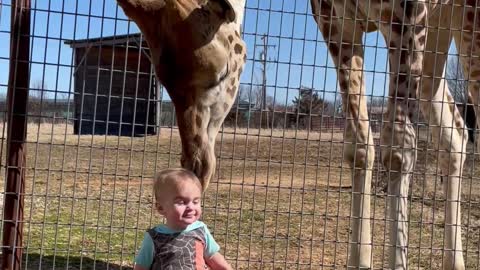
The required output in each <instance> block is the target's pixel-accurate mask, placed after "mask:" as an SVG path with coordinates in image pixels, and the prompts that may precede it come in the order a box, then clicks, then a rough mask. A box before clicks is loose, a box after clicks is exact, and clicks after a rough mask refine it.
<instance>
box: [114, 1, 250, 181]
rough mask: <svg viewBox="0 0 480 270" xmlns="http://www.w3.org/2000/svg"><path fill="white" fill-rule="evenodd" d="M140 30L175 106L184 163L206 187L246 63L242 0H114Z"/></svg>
mask: <svg viewBox="0 0 480 270" xmlns="http://www.w3.org/2000/svg"><path fill="white" fill-rule="evenodd" d="M117 2H118V4H119V6H120V7H121V8H122V9H123V10H124V12H125V14H126V15H127V16H128V17H129V18H130V19H131V20H133V21H134V22H135V23H136V24H137V25H138V27H139V29H140V30H141V32H142V33H143V35H144V37H145V39H146V41H147V44H148V46H149V49H150V54H151V60H152V63H153V64H154V66H155V73H156V76H157V78H158V80H159V81H160V82H161V83H162V85H163V86H164V87H165V89H166V90H167V92H168V94H169V96H170V97H171V99H172V102H173V104H174V106H175V111H176V115H177V123H178V128H179V132H180V138H181V141H182V159H181V163H182V166H183V167H185V168H187V169H190V170H192V171H193V172H194V173H195V174H196V175H197V176H198V177H199V179H200V180H201V182H202V186H203V189H204V190H205V189H206V188H207V186H208V183H209V180H210V178H211V177H212V176H213V174H214V171H215V155H214V144H215V138H216V135H217V133H218V130H219V128H220V126H221V124H222V123H223V120H224V118H225V116H226V115H227V113H228V112H229V111H230V108H231V106H232V104H233V101H234V99H235V97H236V93H237V89H238V86H239V78H240V74H241V72H242V69H243V65H244V62H245V56H246V49H245V44H244V42H243V40H242V39H241V37H240V25H241V23H242V19H243V12H244V11H243V9H244V5H245V0H117Z"/></svg>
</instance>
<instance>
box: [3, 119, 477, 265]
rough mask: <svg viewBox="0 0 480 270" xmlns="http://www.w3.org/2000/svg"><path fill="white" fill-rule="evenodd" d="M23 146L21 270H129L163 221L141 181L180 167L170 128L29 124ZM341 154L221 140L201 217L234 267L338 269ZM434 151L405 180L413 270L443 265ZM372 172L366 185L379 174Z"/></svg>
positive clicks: (473, 192)
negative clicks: (133, 134) (82, 132)
mask: <svg viewBox="0 0 480 270" xmlns="http://www.w3.org/2000/svg"><path fill="white" fill-rule="evenodd" d="M0 130H3V127H1V126H0ZM28 142H29V143H28V146H27V147H28V158H27V162H28V170H27V187H26V189H27V192H26V196H25V199H26V208H27V209H26V211H25V213H26V215H25V221H26V223H25V225H24V226H25V239H24V240H25V243H24V244H25V246H26V249H25V252H26V253H25V254H26V255H25V260H26V263H25V269H33V268H35V269H38V265H39V263H42V269H43V268H44V269H51V268H52V267H53V266H55V267H62V268H68V269H91V268H93V266H94V265H95V268H96V269H107V268H108V269H117V268H119V267H121V266H124V267H127V269H128V267H129V266H131V265H132V259H133V256H134V254H135V252H136V250H137V249H138V247H139V244H140V242H141V240H142V235H143V231H144V229H146V228H148V227H149V226H152V225H153V224H156V223H158V222H160V220H159V218H158V217H157V216H156V215H155V214H153V213H152V211H151V203H152V196H151V182H150V181H151V176H152V175H153V174H154V172H155V170H158V169H161V168H164V167H167V166H177V165H179V156H178V155H179V153H180V140H179V136H178V134H177V131H176V130H171V129H162V131H161V134H160V135H159V136H149V137H145V138H128V137H122V138H118V137H114V136H77V135H72V127H71V126H69V125H59V124H57V125H48V124H42V125H40V126H37V125H30V126H29V133H28ZM344 146H345V143H344V141H343V136H342V133H341V132H332V131H330V132H323V133H318V132H311V133H307V132H304V131H298V132H297V131H282V130H274V131H271V130H261V131H259V130H253V129H250V130H246V129H237V130H233V129H225V130H224V131H223V133H221V134H220V135H219V137H218V140H217V146H216V152H217V157H219V159H218V160H219V162H218V164H217V165H218V172H217V174H216V176H215V179H214V180H213V182H212V184H211V186H210V188H209V190H208V192H207V194H206V197H205V201H204V208H205V212H204V220H205V221H206V223H207V224H208V225H209V227H210V228H211V230H212V231H213V232H214V236H215V238H216V239H217V241H218V242H219V244H220V245H221V247H222V251H223V253H225V254H226V256H227V258H228V260H229V261H230V262H231V263H232V264H233V265H234V266H235V268H236V269H291V268H295V269H311V268H313V269H319V268H321V266H324V269H334V268H335V269H336V268H344V266H345V264H346V254H347V248H348V245H347V243H348V241H349V239H348V235H349V234H348V232H349V215H350V198H351V193H350V191H351V181H350V173H351V172H350V169H348V165H347V164H345V163H344V162H343V161H342V160H343V159H342V151H343V147H344ZM431 148H432V147H431V145H427V144H426V143H425V142H420V143H419V151H418V164H417V167H416V170H415V175H414V180H413V181H412V188H411V209H410V220H411V222H410V249H409V258H410V266H411V268H413V269H440V268H441V262H442V251H441V248H442V243H443V216H444V202H443V196H442V192H441V184H440V182H439V181H440V179H439V178H436V177H435V175H436V164H437V163H436V161H435V159H434V152H433V151H432V150H428V149H431ZM2 149H5V148H2ZM3 151H5V150H3ZM2 154H3V153H2ZM2 157H3V158H4V154H3V155H2ZM472 159H473V157H472V155H470V156H469V157H468V160H467V166H466V168H467V169H466V173H465V177H466V178H465V179H464V185H463V200H464V201H465V203H463V212H462V214H463V216H462V218H463V225H464V228H463V235H464V248H465V249H466V251H465V252H466V259H467V268H468V269H475V268H478V267H479V260H480V258H479V244H480V239H479V237H480V234H479V228H480V207H479V202H480V185H478V182H479V179H478V175H479V166H474V165H475V163H478V161H477V162H474V161H473V160H472ZM477 160H478V157H477ZM3 164H4V163H3ZM377 165H378V164H377ZM377 165H376V167H375V168H376V170H375V172H374V180H376V179H377V178H379V177H381V176H382V174H383V173H382V171H380V170H379V168H381V167H380V166H377ZM2 169H3V168H2ZM1 173H4V172H3V171H2V172H1ZM472 175H474V176H477V177H473V178H472V177H471V176H472ZM382 188H383V187H382V184H378V185H376V188H375V194H376V195H374V196H373V197H372V203H373V204H372V207H373V208H372V214H373V216H372V219H373V232H374V233H373V244H374V253H373V260H374V267H375V268H382V267H385V265H384V261H386V257H384V256H386V253H385V252H386V249H385V242H387V241H388V239H387V238H388V236H386V235H385V231H384V228H385V196H384V193H383V192H381V189H382ZM123 269H125V268H123Z"/></svg>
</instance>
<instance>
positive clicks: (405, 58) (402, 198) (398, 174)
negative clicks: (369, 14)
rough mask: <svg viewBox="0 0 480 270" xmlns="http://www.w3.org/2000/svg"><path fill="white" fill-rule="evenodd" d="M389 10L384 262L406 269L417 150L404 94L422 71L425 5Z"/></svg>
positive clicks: (409, 94)
mask: <svg viewBox="0 0 480 270" xmlns="http://www.w3.org/2000/svg"><path fill="white" fill-rule="evenodd" d="M393 14H394V15H393V19H394V24H392V25H391V24H383V25H380V29H381V32H382V33H383V35H384V36H385V39H386V41H387V44H389V62H390V72H391V73H390V93H389V101H388V105H387V115H388V116H387V117H388V119H387V121H386V122H385V123H384V127H383V130H382V134H381V142H382V145H383V146H384V147H382V151H381V153H382V163H383V165H384V167H385V168H386V170H387V171H388V177H389V182H388V200H387V207H388V213H389V218H388V221H389V222H388V223H389V241H390V245H389V268H390V269H407V251H408V250H407V245H408V208H407V204H408V188H409V184H410V179H411V173H412V171H413V166H414V164H415V161H416V155H417V153H416V134H415V130H414V128H413V125H412V123H411V121H410V117H409V108H408V107H409V102H413V101H409V98H416V93H417V91H418V88H419V83H420V75H421V73H422V62H423V49H424V47H425V40H426V35H427V33H426V27H425V25H426V18H427V17H426V16H427V7H426V4H425V3H424V2H419V1H399V2H397V3H396V6H395V7H393ZM401 18H403V20H402V19H401ZM401 22H402V24H400V23H401Z"/></svg>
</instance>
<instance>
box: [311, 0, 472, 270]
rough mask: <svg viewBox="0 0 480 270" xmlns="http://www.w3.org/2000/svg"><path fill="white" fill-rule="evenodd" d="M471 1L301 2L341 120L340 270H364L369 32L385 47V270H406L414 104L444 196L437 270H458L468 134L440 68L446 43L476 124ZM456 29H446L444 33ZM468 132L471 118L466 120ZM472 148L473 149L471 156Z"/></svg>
mask: <svg viewBox="0 0 480 270" xmlns="http://www.w3.org/2000/svg"><path fill="white" fill-rule="evenodd" d="M477 5H479V6H480V1H478V2H477V1H475V0H441V1H440V0H429V1H425V0H423V1H422V0H415V1H404V0H402V1H394V0H369V1H355V0H311V7H312V12H313V16H314V19H315V21H316V22H317V24H318V27H319V29H320V31H321V33H322V35H323V36H324V39H325V41H326V43H327V46H328V50H329V52H330V55H331V56H332V59H333V61H334V63H335V66H336V68H337V75H338V83H339V86H340V91H341V95H342V106H343V111H344V113H345V117H346V119H347V125H346V129H347V130H346V139H345V141H346V142H347V143H348V145H347V147H346V150H345V153H344V156H345V159H346V160H347V162H348V163H349V164H350V165H351V168H352V183H353V196H352V210H351V228H352V230H351V241H352V242H351V244H350V246H349V254H348V260H347V264H348V265H347V266H348V268H352V269H371V259H372V258H371V257H372V241H371V227H370V218H371V217H370V199H371V188H370V187H371V185H370V183H371V179H372V169H373V161H374V153H375V152H374V148H373V138H372V131H371V128H370V126H369V121H368V120H369V119H368V114H367V104H366V96H365V82H364V79H363V74H362V67H363V60H364V52H363V49H362V35H363V33H366V32H372V31H377V30H379V31H380V33H381V34H382V35H383V36H384V38H385V40H386V44H387V47H388V58H389V67H390V85H389V96H388V104H387V112H386V115H387V119H386V120H384V121H385V123H384V127H383V130H382V132H381V138H380V140H381V145H382V148H381V160H382V163H383V166H384V167H385V168H386V170H387V172H388V175H389V184H388V199H387V205H388V212H389V216H388V224H389V251H388V253H389V262H388V264H389V268H390V269H407V251H408V250H407V243H408V242H407V241H408V227H407V222H408V217H407V215H408V213H407V196H408V187H409V183H410V179H411V176H412V170H413V166H414V163H415V161H416V150H415V148H416V134H415V130H414V128H413V125H412V119H411V115H409V114H410V113H409V112H410V110H409V105H410V103H411V99H416V100H418V101H419V107H420V110H421V112H422V114H423V116H424V117H425V119H426V120H427V121H428V123H429V126H430V131H431V133H432V134H431V135H432V139H433V144H434V145H435V147H436V148H437V149H436V150H437V151H438V159H439V167H440V171H441V174H442V177H443V178H444V179H445V180H444V181H443V189H444V194H445V196H446V203H445V204H446V212H445V228H444V229H445V230H444V237H445V241H444V243H445V244H444V254H443V262H442V263H443V269H465V264H464V259H463V253H462V235H461V227H460V226H461V212H460V192H461V186H460V181H461V177H462V170H463V166H464V161H465V152H466V142H467V140H468V134H467V132H466V130H465V127H464V122H463V119H462V117H461V115H460V113H459V111H458V109H457V107H456V106H455V104H454V101H453V98H452V96H451V94H450V93H449V90H448V86H447V84H446V81H445V70H444V69H445V67H444V66H445V62H446V58H447V53H448V49H449V45H450V43H451V41H452V40H454V42H455V44H456V47H457V50H458V51H459V53H460V55H461V56H462V55H463V57H461V59H460V61H461V63H462V66H463V70H464V74H466V77H467V79H469V85H468V89H469V91H468V92H469V99H470V100H472V102H473V104H474V106H475V107H474V108H475V113H476V115H477V116H478V115H479V112H480V111H479V107H478V105H479V101H480V81H477V80H478V79H479V78H480V59H478V58H471V57H469V56H470V55H472V53H473V54H477V53H478V52H479V50H480V36H479V35H478V34H477V35H475V34H474V29H475V18H477V19H476V20H477V23H476V24H477V25H480V24H479V22H480V19H479V18H478V16H479V15H480V12H477V9H476V6H477ZM454 29H456V30H454ZM476 125H477V127H478V126H480V118H479V117H477V119H476ZM479 141H480V140H476V144H477V149H478V148H479V147H480V143H479Z"/></svg>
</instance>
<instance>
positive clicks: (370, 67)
mask: <svg viewBox="0 0 480 270" xmlns="http://www.w3.org/2000/svg"><path fill="white" fill-rule="evenodd" d="M0 3H1V6H0V8H1V9H0V95H5V93H6V85H7V82H8V57H9V55H8V54H9V32H10V12H11V9H10V4H11V0H0ZM31 5H32V13H31V16H32V19H31V34H32V38H31V62H32V64H31V80H30V81H31V85H32V84H34V83H37V84H38V82H43V85H44V87H45V88H46V89H47V90H48V96H49V97H51V98H54V97H55V95H56V96H57V98H60V97H61V96H63V97H64V96H65V93H69V92H71V91H73V90H72V85H73V77H72V68H71V66H72V63H73V61H72V60H73V58H72V50H71V48H70V47H69V45H66V44H64V41H65V40H69V39H84V38H97V37H101V36H105V37H106V36H111V35H121V34H128V33H132V34H133V33H137V32H139V30H138V28H137V27H136V25H135V24H134V23H133V22H129V21H128V20H127V18H126V16H125V14H124V13H123V11H122V10H121V9H120V8H119V7H118V6H117V5H116V2H115V0H82V1H80V0H32V4H31ZM242 34H243V37H244V40H245V42H246V44H247V51H248V58H247V59H248V61H247V64H246V66H245V69H244V72H243V74H242V77H241V83H242V84H243V85H252V84H253V85H259V84H261V82H262V72H261V68H262V62H261V61H259V60H260V55H261V54H260V52H261V50H262V46H259V45H262V44H263V40H262V37H263V36H264V35H266V36H267V41H268V44H269V45H272V46H271V47H269V48H268V54H267V73H266V77H267V89H268V90H267V91H268V95H270V96H274V97H275V100H276V102H277V103H279V104H285V103H291V100H292V99H293V98H294V97H295V96H296V95H298V89H299V88H300V87H301V86H305V87H312V88H314V89H315V90H316V91H318V94H319V96H320V97H322V98H324V99H328V100H333V99H334V98H335V92H336V91H337V88H338V85H337V80H336V79H337V78H336V72H335V69H334V65H333V62H332V60H331V57H330V55H329V54H328V51H327V47H326V44H325V42H324V40H323V37H322V35H321V33H320V31H319V30H318V28H317V25H316V23H315V22H314V20H313V17H312V16H311V8H310V1H305V0H247V4H246V11H245V17H244V24H243V32H242ZM364 45H365V48H364V49H365V55H366V57H365V65H364V70H365V72H364V74H365V81H366V94H367V95H373V96H384V95H385V94H386V92H385V89H387V88H388V84H386V80H387V79H388V77H387V75H386V71H387V66H388V62H387V58H386V56H387V50H386V49H385V42H384V39H383V37H382V36H381V35H378V33H377V32H374V33H370V34H367V35H364ZM165 95H166V94H165ZM164 98H165V99H169V98H168V96H165V97H164Z"/></svg>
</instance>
